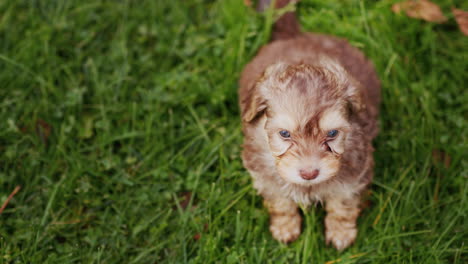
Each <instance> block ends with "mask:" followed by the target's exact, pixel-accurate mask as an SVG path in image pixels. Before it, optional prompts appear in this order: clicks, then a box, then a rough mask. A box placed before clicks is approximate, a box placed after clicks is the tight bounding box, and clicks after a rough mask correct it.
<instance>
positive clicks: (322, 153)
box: [239, 0, 380, 250]
mask: <svg viewBox="0 0 468 264" xmlns="http://www.w3.org/2000/svg"><path fill="white" fill-rule="evenodd" d="M268 2H269V1H260V5H261V6H268V5H269V3H268ZM289 2H291V1H288V0H277V1H276V3H275V5H276V8H282V7H284V6H285V5H287V4H288V3H289ZM272 36H273V37H272V41H271V42H270V43H269V44H267V45H265V46H263V47H262V48H261V49H260V51H259V52H258V54H257V55H256V56H255V58H254V59H253V60H252V61H251V62H250V63H249V64H248V65H246V66H245V68H244V71H243V73H242V76H241V80H240V90H239V103H240V107H241V117H242V126H243V134H244V145H243V152H242V159H243V164H244V166H245V167H246V168H247V170H248V171H249V172H250V175H251V176H252V179H253V185H254V188H255V189H257V191H258V193H259V194H260V195H262V196H263V198H264V204H265V206H266V207H267V209H268V211H269V213H270V231H271V233H272V235H273V237H274V238H275V239H277V240H279V241H281V242H284V243H288V242H292V241H294V240H296V239H297V238H298V236H299V235H300V232H301V215H300V214H299V211H298V205H302V206H308V205H310V204H312V203H316V202H322V201H323V202H324V203H325V209H326V211H327V215H326V217H325V230H326V231H325V238H326V242H327V244H328V243H332V244H333V246H334V247H335V248H336V249H338V250H343V249H345V248H347V247H348V246H349V245H351V244H352V243H353V242H354V240H355V239H356V235H357V228H356V219H357V217H358V215H359V212H360V208H359V205H360V198H361V196H362V194H363V192H364V190H365V189H366V186H367V185H368V184H369V183H370V182H371V180H372V176H373V165H374V161H373V157H372V152H373V147H372V139H373V138H374V137H375V136H376V135H377V132H378V127H377V115H378V106H379V101H380V83H379V80H378V78H377V75H376V72H375V70H374V67H373V65H372V63H371V62H369V61H368V60H367V59H366V58H365V57H364V55H363V54H362V53H361V52H360V51H359V50H358V49H356V48H354V47H352V46H351V45H349V43H348V42H346V41H345V40H343V39H339V38H336V37H332V36H327V35H320V34H311V33H301V31H300V28H299V25H298V22H297V20H296V17H295V14H294V13H292V12H289V13H286V14H284V15H283V16H282V17H281V18H280V19H279V20H277V22H276V23H275V25H274V28H273V34H272Z"/></svg>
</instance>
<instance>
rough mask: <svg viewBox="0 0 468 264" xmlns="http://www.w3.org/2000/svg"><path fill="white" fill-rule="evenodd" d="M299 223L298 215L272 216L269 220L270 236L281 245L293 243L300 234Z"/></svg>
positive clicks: (299, 217)
mask: <svg viewBox="0 0 468 264" xmlns="http://www.w3.org/2000/svg"><path fill="white" fill-rule="evenodd" d="M301 221H302V219H301V216H300V215H299V214H293V215H272V216H271V220H270V231H271V234H272V235H273V237H274V238H275V239H276V240H278V241H280V242H282V243H290V242H293V241H294V240H296V239H297V238H298V237H299V235H300V234H301Z"/></svg>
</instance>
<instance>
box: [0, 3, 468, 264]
mask: <svg viewBox="0 0 468 264" xmlns="http://www.w3.org/2000/svg"><path fill="white" fill-rule="evenodd" d="M393 2H394V1H357V0H355V1H351V0H350V1H339V0H336V1H321V0H309V1H306V0H303V1H302V2H301V4H300V5H299V8H298V11H299V13H300V17H301V23H302V25H303V28H304V30H307V31H317V32H324V33H329V34H334V35H337V36H341V37H345V38H347V39H349V41H350V42H351V43H352V44H353V45H355V46H357V47H359V48H360V49H362V50H363V51H364V52H365V53H366V54H367V55H368V56H369V57H370V58H371V59H372V60H373V61H374V63H375V65H376V67H377V70H378V73H379V76H380V78H381V80H382V84H383V85H382V86H383V87H382V88H383V91H382V94H383V103H382V107H381V110H382V111H381V133H380V135H379V137H378V138H377V140H376V141H375V147H376V153H375V158H376V168H375V181H374V184H373V186H372V193H371V194H370V196H369V200H370V203H371V206H370V207H369V208H367V209H366V210H364V212H363V214H362V216H361V217H360V219H359V230H360V233H359V236H358V239H357V241H356V243H355V245H353V246H352V247H351V248H349V249H348V250H346V251H344V252H342V253H339V252H337V251H335V250H334V249H333V248H330V247H326V246H325V244H324V236H323V231H324V228H323V224H322V223H323V218H324V213H323V209H322V208H320V206H319V207H318V208H311V209H309V210H307V211H305V212H304V215H305V221H304V231H303V234H302V235H301V237H300V238H299V240H298V241H297V242H294V243H293V244H291V245H289V246H285V245H282V244H280V243H278V242H276V241H274V240H273V239H272V237H271V235H270V233H269V231H268V214H267V212H266V210H265V209H264V208H263V207H262V200H261V198H260V197H259V196H257V195H256V192H255V190H254V189H253V188H252V185H251V182H250V178H249V175H248V173H247V172H246V171H245V170H244V169H243V167H242V163H241V160H240V151H241V143H242V135H241V132H240V119H239V109H238V105H237V80H238V78H239V74H240V72H241V70H242V67H243V65H245V64H246V63H247V62H248V61H249V60H250V59H251V58H252V57H253V56H254V55H255V53H256V51H257V50H258V48H259V47H260V46H261V45H263V44H265V43H266V42H267V40H268V38H269V34H270V24H269V23H268V22H267V21H270V20H269V19H268V18H267V17H265V16H262V15H258V14H256V13H255V12H254V11H253V10H251V9H249V8H246V7H244V6H243V5H242V4H241V3H242V1H240V0H223V1H217V2H214V1H201V0H192V1H176V0H172V1H171V0H139V1H136V0H135V1H130V0H128V1H124V0H122V1H78V0H75V1H52V0H49V1H26V0H18V1H0V85H1V88H0V205H1V204H2V203H3V202H4V201H5V200H6V199H7V197H8V195H9V194H10V193H11V192H12V191H13V189H14V188H15V187H16V186H18V185H20V186H21V190H20V191H19V192H18V193H17V194H16V195H15V196H14V198H13V199H12V200H11V201H10V203H9V204H8V206H7V208H6V209H5V211H4V212H3V213H2V214H1V215H0V263H184V262H190V263H324V262H326V261H332V260H337V261H338V262H336V263H354V262H356V263H466V262H467V261H468V246H467V243H468V232H467V222H468V220H467V213H468V201H467V193H468V192H467V191H468V182H467V177H468V166H467V165H468V164H467V163H468V162H467V160H466V157H467V156H468V147H467V140H466V139H467V131H468V130H467V129H468V126H467V122H466V117H467V106H468V98H467V93H466V88H467V84H468V76H467V75H468V49H467V47H468V38H467V37H464V36H463V35H462V34H461V33H460V32H459V31H458V28H457V27H456V24H455V22H454V20H453V16H451V14H450V7H451V6H452V5H455V6H457V7H459V8H462V9H465V10H468V4H467V2H466V1H461V0H460V1H455V0H453V1H452V0H445V1H442V0H441V1H439V4H440V5H441V6H442V9H443V11H444V13H445V14H446V15H447V16H448V17H449V18H450V20H449V22H448V23H447V24H444V25H436V24H432V23H427V22H423V21H419V20H415V19H410V18H407V17H405V16H402V15H400V16H398V15H395V14H393V13H392V12H391V5H392V3H393ZM434 153H441V154H434ZM448 160H450V162H448ZM190 194H191V195H190ZM187 198H189V199H187ZM184 200H185V201H184ZM338 259H341V261H339V260H338Z"/></svg>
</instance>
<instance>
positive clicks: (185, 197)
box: [179, 192, 192, 210]
mask: <svg viewBox="0 0 468 264" xmlns="http://www.w3.org/2000/svg"><path fill="white" fill-rule="evenodd" d="M179 197H180V199H181V200H180V201H179V206H180V208H182V209H184V210H185V209H187V206H188V205H189V203H190V199H191V198H192V192H183V193H182V194H181V195H180V196H179Z"/></svg>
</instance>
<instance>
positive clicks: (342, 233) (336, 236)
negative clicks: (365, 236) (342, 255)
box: [325, 225, 357, 251]
mask: <svg viewBox="0 0 468 264" xmlns="http://www.w3.org/2000/svg"><path fill="white" fill-rule="evenodd" d="M334 226H335V227H334V228H328V227H327V231H326V232H325V238H326V241H327V244H330V242H331V243H332V244H333V246H334V247H335V248H336V249H337V250H339V251H341V250H343V249H345V248H347V247H349V246H350V245H351V244H352V243H353V242H354V240H356V236H357V229H356V228H355V227H352V228H346V227H343V226H339V225H334Z"/></svg>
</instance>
